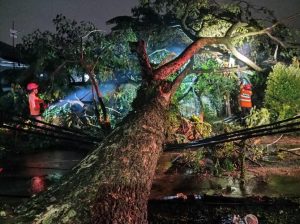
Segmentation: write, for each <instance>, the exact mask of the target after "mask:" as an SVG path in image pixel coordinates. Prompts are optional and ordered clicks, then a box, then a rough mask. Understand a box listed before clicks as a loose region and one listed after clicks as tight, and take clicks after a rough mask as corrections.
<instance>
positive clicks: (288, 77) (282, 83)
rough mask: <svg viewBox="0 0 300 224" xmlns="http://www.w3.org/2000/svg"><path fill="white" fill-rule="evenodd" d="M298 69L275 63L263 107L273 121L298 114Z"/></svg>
mask: <svg viewBox="0 0 300 224" xmlns="http://www.w3.org/2000/svg"><path fill="white" fill-rule="evenodd" d="M299 89H300V67H299V61H298V60H296V59H294V61H293V63H292V64H290V65H285V64H282V63H277V64H276V65H275V66H274V67H273V71H272V72H271V73H270V75H269V77H268V81H267V89H266V95H265V105H266V107H267V108H268V109H269V111H270V113H271V116H272V117H273V118H274V119H278V120H282V119H285V118H289V117H292V116H295V115H296V114H298V113H299V112H300V91H299Z"/></svg>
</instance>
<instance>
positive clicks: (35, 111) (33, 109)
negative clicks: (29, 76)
mask: <svg viewBox="0 0 300 224" xmlns="http://www.w3.org/2000/svg"><path fill="white" fill-rule="evenodd" d="M38 88H39V86H38V84H36V83H34V82H31V83H28V85H27V90H28V91H29V95H28V103H29V110H30V116H31V117H32V118H34V119H36V120H39V121H41V120H42V117H41V104H42V105H44V100H42V99H40V98H39V97H38V92H39V91H38Z"/></svg>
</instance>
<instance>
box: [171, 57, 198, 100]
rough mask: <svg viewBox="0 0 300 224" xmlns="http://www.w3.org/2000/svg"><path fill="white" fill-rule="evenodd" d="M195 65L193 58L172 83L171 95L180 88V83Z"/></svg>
mask: <svg viewBox="0 0 300 224" xmlns="http://www.w3.org/2000/svg"><path fill="white" fill-rule="evenodd" d="M192 67H193V61H192V60H191V61H190V62H189V63H188V64H187V66H186V67H185V68H184V70H183V71H182V72H181V73H180V74H179V75H178V76H177V77H176V79H175V80H174V81H173V83H172V84H171V89H170V93H171V97H172V96H173V95H174V94H175V92H176V90H177V89H178V87H179V86H180V84H181V83H182V81H183V79H184V78H185V77H186V76H187V75H188V74H190V71H191V69H192Z"/></svg>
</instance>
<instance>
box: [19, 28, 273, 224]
mask: <svg viewBox="0 0 300 224" xmlns="http://www.w3.org/2000/svg"><path fill="white" fill-rule="evenodd" d="M237 27H239V24H235V25H233V26H232V27H231V28H229V30H228V32H227V34H226V35H225V36H224V37H204V38H199V39H197V40H196V41H194V42H193V43H192V44H191V45H189V46H188V47H187V48H186V49H185V50H184V51H183V52H182V53H181V54H180V55H179V56H178V57H177V58H175V59H173V60H172V61H170V62H168V63H166V64H164V65H162V66H160V67H159V68H157V69H153V68H152V66H151V64H150V60H149V58H148V55H147V52H146V43H145V42H144V41H139V42H137V43H134V44H132V48H133V49H134V50H135V51H136V53H137V55H138V58H139V61H140V64H141V67H142V85H141V87H140V89H139V91H138V93H137V97H136V99H135V101H134V103H133V110H132V111H131V112H130V113H129V115H128V116H127V117H126V118H125V119H124V120H123V122H122V123H121V124H119V125H118V127H116V129H115V130H114V131H113V132H112V133H111V134H110V135H109V136H107V138H106V139H105V140H104V141H103V143H102V144H101V145H100V146H99V147H98V148H97V149H96V150H94V151H93V152H91V153H90V154H89V155H88V156H87V157H86V158H85V159H84V160H82V161H81V162H80V163H79V164H78V165H77V166H76V167H75V168H74V169H73V170H72V172H71V173H70V174H69V175H68V176H66V177H65V178H64V179H63V181H62V182H61V183H60V184H59V185H57V186H53V187H51V189H49V190H48V191H47V192H45V193H43V194H41V195H39V196H38V197H36V198H33V199H32V200H31V201H30V202H29V203H27V204H26V205H24V206H23V207H22V208H20V209H19V211H20V212H19V214H18V215H17V216H16V219H15V222H14V223H139V224H140V223H147V200H148V196H149V193H150V190H151V185H152V180H153V176H154V173H155V168H156V163H157V160H158V158H159V155H160V153H161V152H162V149H163V145H164V144H165V124H164V122H165V120H166V119H165V118H166V116H167V111H168V106H169V104H170V100H171V97H172V96H173V94H174V93H175V91H176V89H177V88H178V87H179V85H180V83H181V81H182V80H183V78H184V77H185V76H186V75H187V74H189V71H190V69H191V67H192V66H191V65H192V63H190V62H189V60H190V59H191V58H192V57H193V55H195V54H196V53H197V52H198V51H199V50H200V49H202V48H203V47H204V46H208V45H225V46H226V47H227V48H228V49H230V51H231V52H232V53H233V54H234V55H235V56H236V57H237V58H238V59H240V60H241V61H243V62H244V63H245V64H247V65H248V66H250V67H252V68H254V69H256V70H261V68H260V67H258V66H257V65H256V64H255V63H254V62H252V61H251V60H250V59H248V58H247V57H245V56H243V55H241V54H240V53H239V52H237V50H236V49H235V48H234V46H233V44H232V42H233V41H234V40H236V39H237V38H238V37H239V36H238V35H237V34H236V33H234V31H235V29H236V28H237ZM269 31H270V28H267V29H264V30H261V31H259V32H253V33H248V34H247V36H251V35H262V34H268V35H271V34H270V32H269ZM233 34H234V35H233ZM243 36H245V35H243ZM183 68H184V69H183ZM178 71H179V74H178V76H177V77H176V78H175V80H174V81H172V82H170V81H167V78H168V77H169V76H170V75H171V74H174V73H175V72H178Z"/></svg>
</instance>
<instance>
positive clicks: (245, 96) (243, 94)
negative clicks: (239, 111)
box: [239, 88, 252, 108]
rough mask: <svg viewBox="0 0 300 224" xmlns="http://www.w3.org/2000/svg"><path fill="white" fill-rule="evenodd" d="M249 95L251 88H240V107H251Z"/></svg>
mask: <svg viewBox="0 0 300 224" xmlns="http://www.w3.org/2000/svg"><path fill="white" fill-rule="evenodd" d="M251 96H252V91H251V90H246V89H243V88H242V89H241V90H240V97H239V98H240V99H239V100H240V106H241V107H246V108H251V107H252V101H251Z"/></svg>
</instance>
